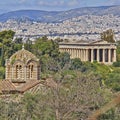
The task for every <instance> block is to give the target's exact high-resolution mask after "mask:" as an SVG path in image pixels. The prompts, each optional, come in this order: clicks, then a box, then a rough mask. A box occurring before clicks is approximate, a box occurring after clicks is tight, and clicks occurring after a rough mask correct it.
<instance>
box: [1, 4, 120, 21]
mask: <svg viewBox="0 0 120 120" xmlns="http://www.w3.org/2000/svg"><path fill="white" fill-rule="evenodd" d="M119 11H120V6H100V7H85V8H76V9H72V10H68V11H59V12H57V11H41V10H18V11H12V12H8V13H4V14H1V15H0V22H6V21H7V20H8V19H16V20H30V21H40V22H61V21H64V20H67V19H70V18H73V17H78V16H82V15H98V16H99V15H100V16H101V15H108V14H113V15H117V16H120V12H119Z"/></svg>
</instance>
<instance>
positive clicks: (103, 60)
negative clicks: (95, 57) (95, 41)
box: [102, 49, 105, 63]
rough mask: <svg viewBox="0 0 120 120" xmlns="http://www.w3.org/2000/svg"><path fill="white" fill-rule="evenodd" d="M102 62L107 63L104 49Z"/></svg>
mask: <svg viewBox="0 0 120 120" xmlns="http://www.w3.org/2000/svg"><path fill="white" fill-rule="evenodd" d="M102 62H103V63H105V49H103V59H102Z"/></svg>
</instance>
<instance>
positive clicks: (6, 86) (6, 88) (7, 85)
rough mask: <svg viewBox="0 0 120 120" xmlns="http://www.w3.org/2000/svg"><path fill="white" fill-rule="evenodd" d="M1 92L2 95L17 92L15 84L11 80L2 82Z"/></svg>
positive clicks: (0, 85)
mask: <svg viewBox="0 0 120 120" xmlns="http://www.w3.org/2000/svg"><path fill="white" fill-rule="evenodd" d="M0 91H1V93H11V92H16V91H17V90H16V88H15V86H14V84H13V83H12V82H11V81H9V80H2V81H1V82H0Z"/></svg>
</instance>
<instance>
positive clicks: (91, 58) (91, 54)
mask: <svg viewBox="0 0 120 120" xmlns="http://www.w3.org/2000/svg"><path fill="white" fill-rule="evenodd" d="M91 62H93V49H91Z"/></svg>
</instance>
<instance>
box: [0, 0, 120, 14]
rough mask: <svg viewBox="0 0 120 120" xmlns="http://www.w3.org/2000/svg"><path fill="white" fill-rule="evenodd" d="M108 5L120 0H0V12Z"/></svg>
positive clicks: (116, 3)
mask: <svg viewBox="0 0 120 120" xmlns="http://www.w3.org/2000/svg"><path fill="white" fill-rule="evenodd" d="M108 5H120V0H0V12H2V11H3V12H4V11H13V10H19V9H40V10H47V11H55V10H68V9H73V8H79V7H88V6H108Z"/></svg>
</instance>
